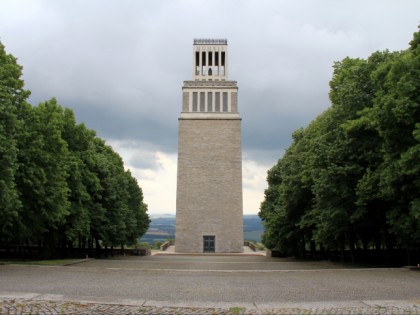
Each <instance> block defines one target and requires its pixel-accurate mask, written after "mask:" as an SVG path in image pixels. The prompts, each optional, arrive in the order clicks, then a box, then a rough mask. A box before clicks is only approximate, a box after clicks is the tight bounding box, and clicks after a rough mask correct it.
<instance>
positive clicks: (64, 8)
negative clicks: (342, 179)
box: [0, 0, 420, 214]
mask: <svg viewBox="0 0 420 315" xmlns="http://www.w3.org/2000/svg"><path fill="white" fill-rule="evenodd" d="M419 24H420V1H419V0H394V1H391V0H361V1H359V0H351V1H350V0H347V1H346V0H342V1H337V0H307V1H303V0H300V1H296V0H288V1H283V0H273V1H269V0H229V1H228V0H208V1H205V0H150V1H145V0H144V1H140V0H137V1H134V0H123V1H121V0H120V1H117V0H115V1H114V0H112V1H111V0H109V1H107V0H61V1H57V0H45V1H42V0H39V1H38V0H27V1H24V0H0V40H1V41H2V43H3V44H4V45H5V46H6V50H7V52H8V53H11V54H13V55H14V56H15V57H17V58H18V62H19V64H21V65H22V66H23V67H24V70H23V72H24V76H23V77H24V80H25V82H26V88H27V89H29V90H31V91H32V96H31V98H30V102H31V103H32V104H33V105H36V104H38V103H39V102H41V101H44V100H47V99H50V98H52V97H56V98H57V100H58V102H59V103H60V104H61V105H63V106H65V107H70V108H72V109H73V110H74V112H75V114H76V117H77V120H78V122H84V123H85V124H86V125H87V126H88V127H89V128H91V129H94V130H96V131H97V133H98V135H99V136H100V137H101V138H103V139H106V140H107V142H108V144H110V145H112V146H113V148H114V150H116V151H117V152H118V153H119V154H120V155H121V156H122V157H123V159H124V162H125V166H126V167H127V168H129V169H131V171H132V173H133V174H134V175H135V176H136V177H137V179H138V181H139V184H140V186H141V187H142V189H143V191H144V195H145V202H146V203H147V204H148V205H149V213H151V214H158V213H175V194H176V163H177V132H178V116H179V114H180V111H181V88H182V84H183V81H184V80H191V79H192V71H193V69H192V44H193V39H194V38H227V39H228V44H229V79H231V80H236V81H238V86H239V111H240V113H241V116H242V119H243V120H242V130H243V135H242V143H243V185H244V213H246V214H256V213H257V212H258V210H259V205H260V203H261V201H262V200H263V196H264V189H265V188H266V182H265V179H266V172H267V170H268V169H269V168H271V167H272V166H273V165H274V164H275V163H276V161H277V160H278V159H279V158H280V157H281V155H282V154H283V152H284V150H285V149H286V148H287V147H288V146H289V145H290V142H291V133H292V132H293V131H294V130H296V129H298V128H300V127H305V126H306V125H307V124H308V123H309V122H310V121H311V120H312V119H314V118H315V117H316V116H317V115H319V114H320V113H322V112H323V111H324V110H325V109H326V108H327V107H329V106H330V102H329V99H328V91H329V86H328V82H329V81H330V79H331V76H332V65H333V63H334V61H340V60H342V59H343V58H345V57H346V56H350V57H353V58H357V57H361V58H366V57H368V56H369V55H370V54H371V53H372V52H374V51H377V50H384V49H389V50H403V49H406V48H407V47H408V43H409V41H410V40H411V38H412V34H413V33H414V32H415V31H417V26H418V25H419Z"/></svg>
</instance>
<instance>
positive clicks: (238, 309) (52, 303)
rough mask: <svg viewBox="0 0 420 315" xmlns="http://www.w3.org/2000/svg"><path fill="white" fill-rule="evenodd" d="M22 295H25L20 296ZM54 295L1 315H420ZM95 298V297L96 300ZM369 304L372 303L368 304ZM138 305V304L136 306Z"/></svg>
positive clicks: (327, 305) (368, 306)
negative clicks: (94, 300) (101, 301)
mask: <svg viewBox="0 0 420 315" xmlns="http://www.w3.org/2000/svg"><path fill="white" fill-rule="evenodd" d="M19 296H22V294H20V295H19ZM51 297H52V296H51V295H40V296H38V297H35V298H34V299H31V298H12V297H10V296H8V297H4V296H2V297H0V311H1V313H0V314H2V315H3V314H8V315H17V314H19V315H20V314H22V315H23V314H105V315H106V314H148V315H152V314H163V315H167V314H192V315H195V314H213V315H219V314H228V315H235V314H244V315H254V314H255V315H256V314H309V315H312V314H343V315H344V314H362V315H363V314H385V315H387V314H404V315H405V314H420V300H415V301H410V300H407V301H345V302H340V301H337V302H311V303H278V304H277V303H271V304H262V305H258V304H251V303H237V304H235V303H228V304H227V303H222V304H215V303H213V302H210V303H193V304H190V305H184V304H183V305H181V304H179V305H177V304H176V303H175V304H174V302H164V301H137V302H134V301H131V303H130V304H125V303H120V302H118V303H113V302H116V301H112V302H108V303H105V302H103V303H93V302H87V301H88V299H81V300H79V301H76V300H75V299H73V301H67V300H57V296H56V297H52V298H54V300H49V298H51ZM94 299H95V298H94ZM367 302H368V303H367ZM133 304H137V305H133Z"/></svg>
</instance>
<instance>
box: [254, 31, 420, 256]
mask: <svg viewBox="0 0 420 315" xmlns="http://www.w3.org/2000/svg"><path fill="white" fill-rule="evenodd" d="M419 38H420V32H417V33H415V34H414V39H413V40H412V42H411V43H410V44H411V46H410V48H409V49H407V50H406V51H401V52H393V53H390V52H388V51H384V52H375V53H373V54H372V55H371V56H370V57H369V58H368V59H367V60H363V59H351V58H345V59H344V60H343V61H341V62H336V63H335V64H334V73H333V78H332V80H331V82H330V87H331V90H330V99H331V102H332V106H331V108H329V109H328V110H327V111H325V112H324V113H322V114H321V115H320V116H318V117H317V118H316V119H315V120H314V121H312V122H311V123H310V125H309V126H307V127H306V128H304V129H300V130H298V131H296V132H295V133H294V134H293V143H292V144H291V146H290V147H289V148H288V149H287V151H286V152H285V154H284V156H283V157H282V158H281V159H280V160H279V161H278V163H277V164H276V165H275V166H274V167H273V168H272V169H271V170H270V171H269V172H268V177H267V181H268V185H269V187H268V188H267V190H266V191H265V200H264V201H263V203H262V204H261V209H260V213H259V215H260V217H261V218H262V220H263V221H264V224H265V227H266V232H265V235H264V236H263V241H264V244H265V245H266V246H267V247H268V248H270V249H277V250H280V251H282V252H283V253H285V254H289V255H300V254H301V253H302V251H305V249H307V248H309V247H311V248H314V247H315V244H318V248H324V249H325V248H326V249H332V250H334V249H341V250H343V249H344V248H349V249H350V250H351V251H352V253H353V250H354V248H355V246H356V245H357V244H361V245H362V246H363V248H364V249H367V248H368V247H369V246H371V244H375V247H376V248H380V247H381V246H383V245H382V244H385V246H386V247H387V248H388V249H390V248H394V247H398V248H401V247H403V248H406V249H408V250H409V249H416V248H419V247H420V220H419V218H420V194H419V192H420V166H419V165H420V48H419V46H420V45H419V43H420V39H419Z"/></svg>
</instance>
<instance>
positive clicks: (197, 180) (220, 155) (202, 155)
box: [175, 40, 243, 252]
mask: <svg viewBox="0 0 420 315" xmlns="http://www.w3.org/2000/svg"><path fill="white" fill-rule="evenodd" d="M193 55H194V76H193V77H194V80H192V81H184V86H183V102H182V112H181V116H180V118H179V138H178V139H179V140H178V141H179V142H178V178H177V180H178V182H177V202H176V236H175V250H176V251H177V252H242V250H243V223H242V220H243V218H242V154H241V118H240V116H239V113H238V102H237V99H238V97H237V95H238V88H237V84H236V81H229V80H227V41H226V40H195V41H194V46H193Z"/></svg>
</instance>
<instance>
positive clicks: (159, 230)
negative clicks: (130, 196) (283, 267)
mask: <svg viewBox="0 0 420 315" xmlns="http://www.w3.org/2000/svg"><path fill="white" fill-rule="evenodd" d="M175 220H176V219H175V215H173V214H163V215H152V216H151V221H152V222H151V223H150V226H149V230H147V232H146V234H145V235H144V236H143V237H142V238H141V240H140V241H141V242H145V243H149V244H154V243H156V242H165V241H167V240H168V239H173V238H175ZM243 224H244V239H245V240H246V241H253V242H257V243H259V242H261V237H262V234H263V233H264V227H263V225H262V223H261V219H260V217H259V216H258V215H244V217H243Z"/></svg>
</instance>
